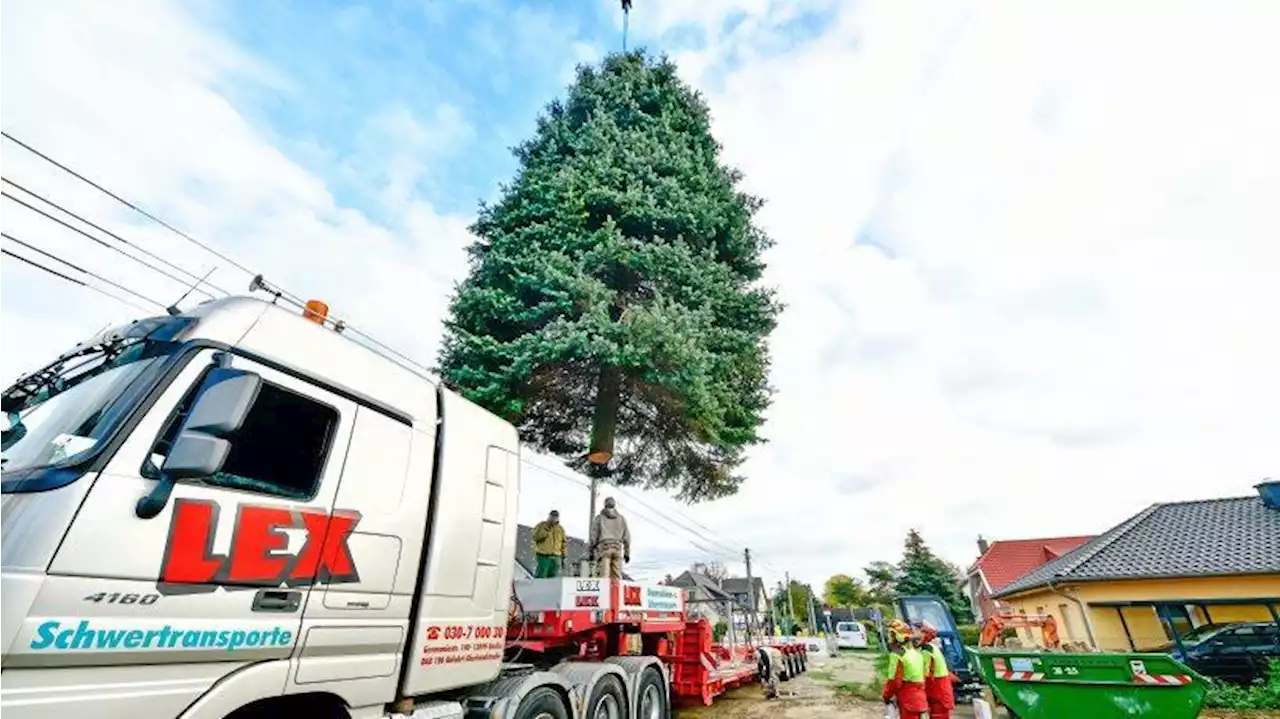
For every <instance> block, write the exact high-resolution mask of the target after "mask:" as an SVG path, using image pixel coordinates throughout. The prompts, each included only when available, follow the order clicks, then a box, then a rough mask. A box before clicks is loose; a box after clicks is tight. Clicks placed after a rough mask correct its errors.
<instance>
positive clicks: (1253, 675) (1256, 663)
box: [1164, 622, 1280, 684]
mask: <svg viewBox="0 0 1280 719" xmlns="http://www.w3.org/2000/svg"><path fill="white" fill-rule="evenodd" d="M1182 648H1183V651H1179V649H1178V646H1177V645H1176V644H1169V645H1167V646H1165V647H1164V651H1167V652H1169V653H1170V654H1172V655H1173V656H1174V658H1176V659H1180V660H1182V661H1183V662H1185V663H1186V664H1187V665H1188V666H1190V667H1191V668H1192V669H1195V670H1196V671H1197V672H1200V673H1201V674H1203V675H1205V676H1207V677H1213V678H1215V679H1222V680H1224V681H1229V682H1234V683H1237V684H1249V683H1251V682H1254V681H1257V680H1260V679H1265V678H1266V676H1267V666H1268V664H1269V662H1270V661H1271V660H1273V659H1280V626H1276V625H1275V624H1274V623H1271V622H1243V623H1239V624H1206V625H1205V626H1202V627H1197V628H1196V629H1195V630H1193V631H1191V632H1189V633H1188V634H1186V635H1185V636H1183V637H1182Z"/></svg>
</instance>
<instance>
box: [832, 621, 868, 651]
mask: <svg viewBox="0 0 1280 719" xmlns="http://www.w3.org/2000/svg"><path fill="white" fill-rule="evenodd" d="M836 646H838V647H840V648H841V649H866V648H867V630H866V628H865V627H863V626H862V622H836Z"/></svg>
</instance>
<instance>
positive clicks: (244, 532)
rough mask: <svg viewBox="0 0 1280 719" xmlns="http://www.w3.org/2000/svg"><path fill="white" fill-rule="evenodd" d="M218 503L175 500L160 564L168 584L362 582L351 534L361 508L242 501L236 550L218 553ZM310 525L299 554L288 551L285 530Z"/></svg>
mask: <svg viewBox="0 0 1280 719" xmlns="http://www.w3.org/2000/svg"><path fill="white" fill-rule="evenodd" d="M218 510H219V507H218V503H217V502H212V501H208V500H196V499H178V500H175V502H174V507H173V521H172V522H171V523H170V525H169V541H168V544H167V545H166V546H165V550H164V559H163V560H162V562H161V566H160V582H161V583H162V584H239V585H250V586H262V587H278V586H280V585H282V584H283V585H287V586H291V587H296V586H306V585H310V584H315V583H317V582H328V583H331V584H337V583H346V582H358V581H360V575H359V573H358V572H357V571H356V565H355V562H354V561H353V560H352V558H351V548H350V547H349V546H347V539H348V538H349V537H350V536H351V531H352V530H353V529H355V526H356V523H357V522H359V521H360V513H359V512H356V511H353V510H335V511H334V512H333V513H332V514H329V513H327V512H323V511H320V510H316V509H310V508H289V507H273V506H255V505H241V506H240V507H239V508H238V509H237V511H236V521H235V527H234V528H233V529H232V534H231V551H230V552H228V553H227V554H226V555H225V556H224V555H221V554H214V553H213V538H214V533H215V532H216V531H217V528H218ZM291 528H292V529H299V528H300V529H304V530H306V541H305V542H304V543H303V545H302V548H301V549H299V550H298V552H297V553H296V554H290V553H288V551H287V549H288V545H289V538H288V536H287V535H286V534H285V533H284V532H283V531H282V530H285V529H291Z"/></svg>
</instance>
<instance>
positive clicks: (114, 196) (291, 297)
mask: <svg viewBox="0 0 1280 719" xmlns="http://www.w3.org/2000/svg"><path fill="white" fill-rule="evenodd" d="M0 138H4V139H9V141H10V142H13V143H14V145H17V146H18V147H20V148H23V150H26V151H27V152H31V154H32V155H35V156H37V157H40V159H41V160H44V161H46V162H49V164H50V165H52V166H55V168H58V169H59V170H61V171H64V173H67V174H69V175H72V177H73V178H76V179H78V180H81V182H83V183H84V184H87V186H90V187H92V188H93V189H96V191H99V192H101V193H102V194H105V196H108V197H110V198H111V200H114V201H116V202H119V203H120V205H123V206H125V207H128V209H129V210H133V211H134V212H137V214H138V215H142V216H143V217H146V219H148V220H151V221H152V223H156V224H157V225H160V226H163V228H165V229H166V230H169V232H170V233H173V234H174V235H177V237H179V238H182V239H184V241H187V242H189V243H192V244H195V246H196V247H198V248H201V249H204V251H205V252H209V253H210V255H212V256H214V257H218V258H219V260H221V261H224V262H227V264H228V265H230V266H233V267H236V269H237V270H241V271H242V273H246V274H248V275H250V276H253V278H260V276H261V275H260V274H259V273H255V271H253V270H251V269H248V267H247V266H244V265H242V264H241V262H237V261H236V260H233V258H230V257H229V256H227V255H225V253H223V252H219V251H218V249H215V248H214V247H211V246H209V244H206V243H204V242H201V241H198V239H196V238H195V237H192V235H191V234H188V233H186V232H183V230H180V229H178V228H177V226H174V225H172V224H170V223H168V221H165V220H164V219H161V217H159V216H157V215H155V214H152V212H150V211H147V210H145V209H143V207H141V206H138V205H136V203H133V202H131V201H128V200H125V198H124V197H122V196H120V194H118V193H115V192H113V191H110V189H108V188H106V187H104V186H102V184H100V183H97V182H93V180H92V179H90V178H87V177H84V175H83V174H81V173H78V171H76V170H73V169H72V168H69V166H67V165H65V164H63V162H59V161H58V160H55V159H52V157H50V156H49V155H46V154H44V152H41V151H40V150H36V148H35V147H32V146H31V145H28V143H26V142H23V141H20V139H18V138H17V137H14V136H12V134H9V133H8V132H4V130H3V129H0ZM5 182H8V183H9V184H13V186H14V187H17V188H18V189H20V191H23V192H26V193H27V194H31V196H32V197H36V198H38V200H40V201H42V202H45V203H47V205H50V206H52V207H58V209H59V210H61V211H63V212H67V214H68V215H72V216H73V217H76V219H77V220H81V221H82V223H84V224H87V225H90V226H93V228H95V229H99V230H100V232H104V233H106V234H109V235H111V237H113V238H115V239H118V241H119V242H123V243H125V244H131V246H132V243H129V242H128V241H125V239H124V238H122V237H119V235H116V234H114V233H111V232H110V230H106V229H104V228H100V226H97V225H95V224H93V223H91V221H88V220H86V219H84V217H81V216H79V215H76V214H74V212H72V211H69V210H67V209H64V207H60V206H58V205H55V203H52V202H51V201H49V200H46V198H45V197H41V196H38V194H36V193H35V192H31V191H29V189H27V188H24V187H22V186H19V184H18V183H14V182H13V180H9V179H8V178H3V177H0V184H3V183H5ZM9 197H13V196H9ZM13 200H15V201H17V202H19V203H20V205H23V206H26V207H28V209H31V210H35V211H36V212H40V214H41V215H45V216H46V217H49V219H51V220H54V221H58V223H59V224H61V225H64V226H67V228H68V229H72V230H74V232H78V233H79V234H83V235H84V237H88V238H90V239H93V241H95V242H99V243H100V244H105V243H102V242H101V241H100V239H97V238H93V237H92V235H88V234H87V233H84V232H83V230H79V229H77V228H74V226H70V225H68V224H67V223H64V221H61V220H59V219H58V217H52V216H51V215H49V214H47V212H42V211H41V210H37V209H35V207H32V206H31V205H28V203H26V202H23V201H22V200H18V198H17V197H13ZM108 247H110V246H108ZM111 248H113V249H115V251H116V252H122V251H120V249H119V248H115V247H111ZM138 249H140V251H141V252H146V253H147V255H151V256H152V257H156V258H157V260H160V261H161V262H164V264H166V265H170V266H172V267H174V269H175V270H178V271H180V273H183V274H186V275H188V276H191V278H192V279H193V280H196V283H197V287H198V285H200V284H206V285H207V287H210V288H212V289H215V290H216V292H220V293H223V294H224V296H229V294H230V293H229V292H227V290H225V289H223V288H219V287H218V285H214V284H211V283H207V281H205V279H204V278H200V276H197V275H195V274H192V273H189V271H187V270H183V269H182V267H177V266H175V265H172V264H169V262H168V261H165V260H163V258H160V257H159V256H156V255H152V253H150V252H147V251H146V249H142V248H138ZM122 253H123V252H122ZM124 255H125V256H127V257H128V255H127V253H124ZM131 258H133V257H131ZM133 260H134V261H140V260H137V258H133ZM148 267H150V269H152V270H155V271H159V273H161V274H164V275H165V276H168V278H169V279H173V280H174V281H178V283H179V284H191V283H188V281H186V280H178V279H177V278H173V275H169V274H168V273H164V271H161V270H159V269H157V267H154V266H150V265H148ZM200 292H201V293H204V294H206V296H209V297H214V296H212V294H210V293H209V292H206V290H204V289H201V290H200ZM273 292H274V293H276V294H278V297H283V298H284V299H288V301H291V302H294V303H297V304H298V306H303V304H305V301H303V299H302V298H301V297H298V296H297V294H294V293H292V292H288V290H285V289H283V288H273ZM339 322H340V321H339V320H337V319H335V320H334V324H335V325H338V324H339ZM340 326H342V328H343V330H346V331H347V333H349V334H353V335H356V336H360V338H362V339H364V340H365V342H367V343H369V344H371V345H374V347H376V348H378V349H381V351H383V352H387V353H389V354H392V356H394V357H396V358H398V359H399V361H402V362H406V363H408V365H410V366H411V367H413V368H415V370H419V371H422V372H426V374H428V375H433V376H434V374H435V372H433V371H431V368H430V367H428V366H425V365H422V363H421V362H419V361H416V359H413V358H412V357H408V356H407V354H404V353H402V352H399V351H397V349H394V348H393V347H390V345H388V344H385V343H383V342H379V340H378V339H375V338H374V336H372V335H370V334H369V333H365V331H362V330H360V329H357V328H355V326H351V325H349V324H347V322H340Z"/></svg>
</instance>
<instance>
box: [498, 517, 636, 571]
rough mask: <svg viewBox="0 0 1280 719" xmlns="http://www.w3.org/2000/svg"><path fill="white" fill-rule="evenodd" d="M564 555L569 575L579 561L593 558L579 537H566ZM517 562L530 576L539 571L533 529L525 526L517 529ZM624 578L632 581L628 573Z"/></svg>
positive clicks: (522, 525)
mask: <svg viewBox="0 0 1280 719" xmlns="http://www.w3.org/2000/svg"><path fill="white" fill-rule="evenodd" d="M564 553H565V557H564V563H565V571H566V572H567V573H569V574H572V573H573V572H574V570H575V569H574V568H576V567H577V566H578V562H579V561H581V560H583V559H589V558H590V557H591V552H590V551H589V550H588V549H587V543H586V542H584V541H583V540H581V539H578V538H577V537H568V536H566V537H565V542H564ZM516 562H517V563H518V564H520V566H522V567H524V568H525V570H526V571H528V572H529V574H533V573H534V570H535V569H537V563H536V561H535V558H534V553H533V527H530V526H527V525H524V524H521V525H519V526H517V527H516ZM622 578H623V579H628V580H629V579H631V577H629V576H627V573H626V572H623V573H622Z"/></svg>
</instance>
